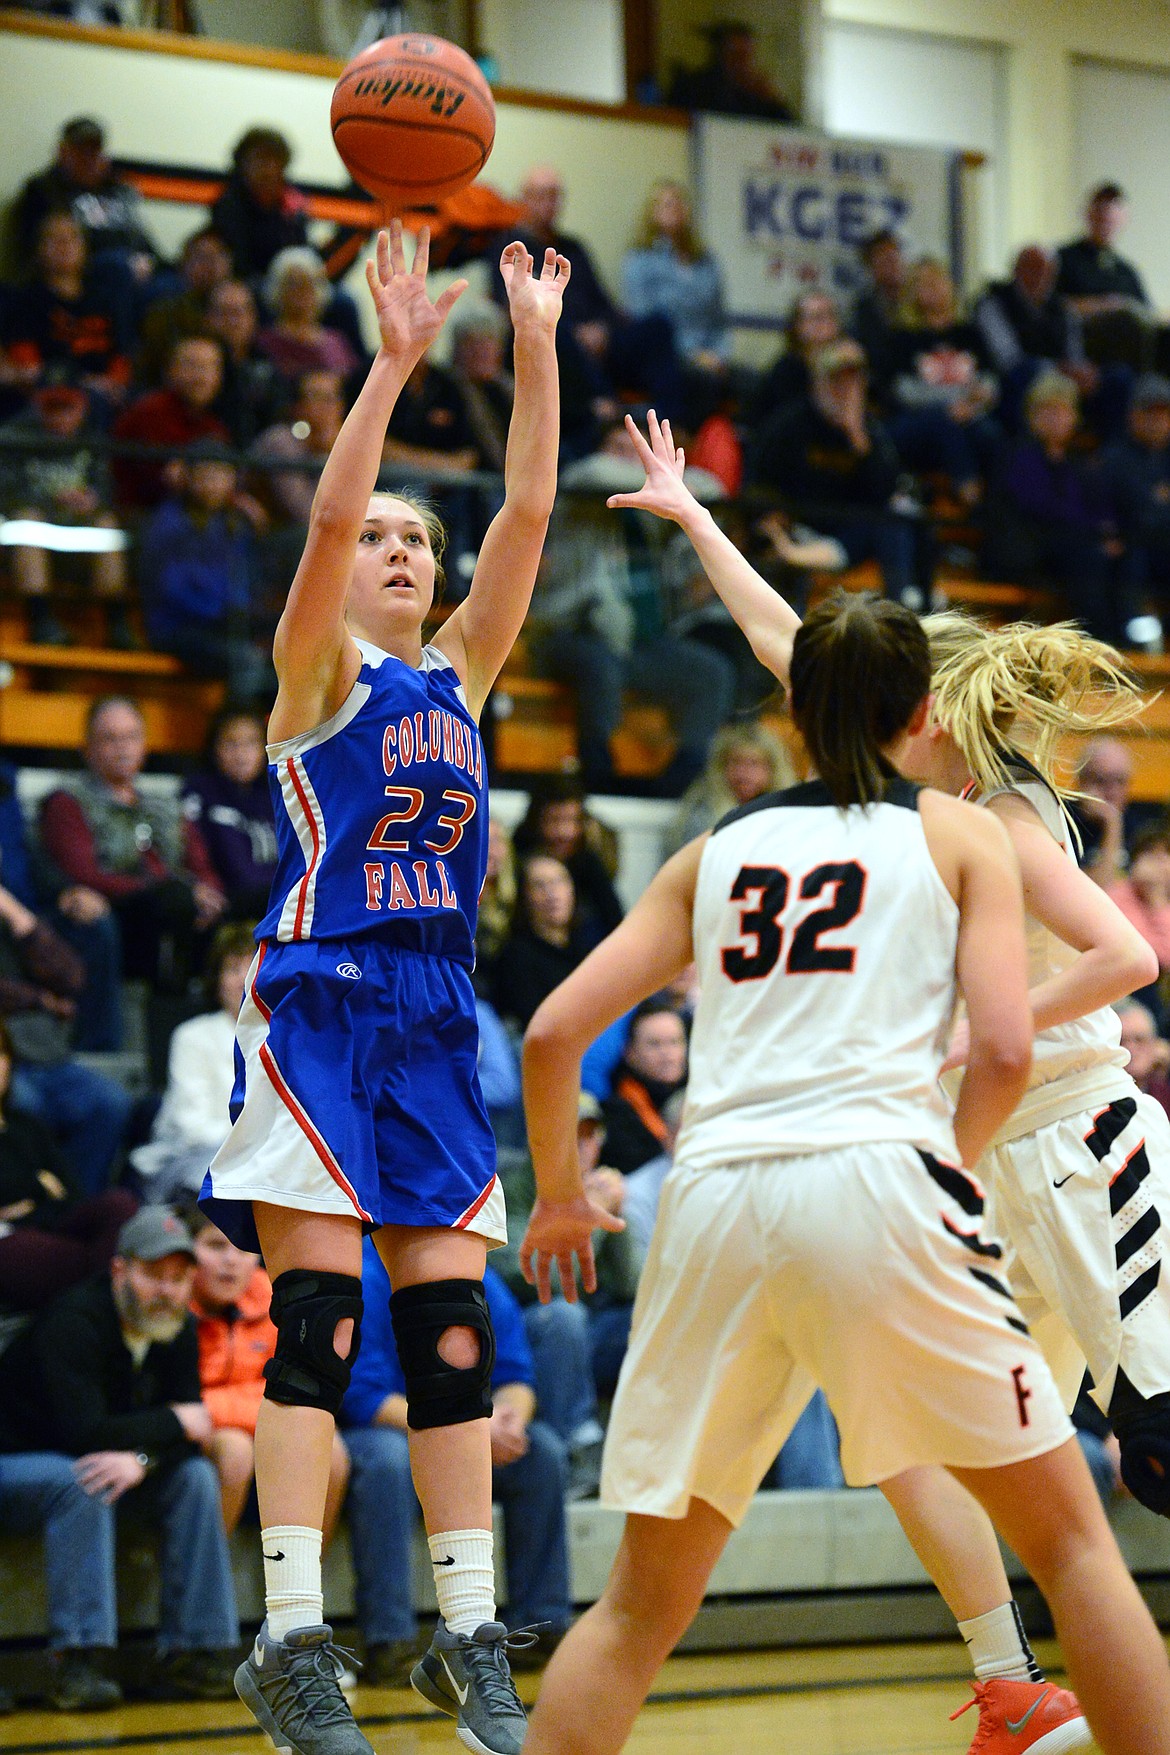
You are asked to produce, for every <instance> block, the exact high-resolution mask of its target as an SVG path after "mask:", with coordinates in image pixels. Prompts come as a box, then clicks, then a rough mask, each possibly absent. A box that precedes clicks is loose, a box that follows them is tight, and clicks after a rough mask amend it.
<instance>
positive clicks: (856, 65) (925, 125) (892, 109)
mask: <svg viewBox="0 0 1170 1755" xmlns="http://www.w3.org/2000/svg"><path fill="white" fill-rule="evenodd" d="M1005 80H1006V66H1005V55H1004V51H1003V50H1002V49H1001V48H1000V47H998V46H997V45H996V44H994V43H982V42H970V41H962V40H960V39H957V38H953V37H952V38H948V37H937V36H929V35H927V34H925V33H924V32H921V31H911V30H892V29H886V28H882V27H874V26H871V25H865V24H857V23H854V22H851V21H848V20H843V19H834V18H830V19H827V20H826V22H825V31H824V48H823V102H824V121H825V126H826V128H828V130H829V131H830V133H833V134H846V135H853V136H856V137H860V138H862V139H873V140H901V141H906V142H909V143H910V144H913V145H916V146H951V147H961V148H963V149H965V150H973V151H976V152H981V153H983V154H984V155H985V156H986V159H987V163H986V165H985V166H984V167H983V169H982V171H981V172H980V173H979V176H978V178H977V179H976V187H977V190H978V212H977V214H976V215H975V216H974V220H975V223H974V229H973V234H972V235H973V240H974V250H973V254H974V256H975V261H974V262H973V263H972V265H971V266H972V267H973V268H974V269H975V270H976V278H979V276H980V273H983V274H986V273H993V272H994V273H999V272H1000V271H1001V268H1002V265H1003V262H1004V258H1005V256H1006V253H1007V184H1006V168H1007V155H1006V150H1005V113H1006V112H1005V101H1004V98H1005ZM911 242H913V240H911Z"/></svg>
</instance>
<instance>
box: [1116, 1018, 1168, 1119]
mask: <svg viewBox="0 0 1170 1755" xmlns="http://www.w3.org/2000/svg"><path fill="white" fill-rule="evenodd" d="M1114 1010H1115V1011H1116V1013H1117V1015H1118V1017H1119V1018H1120V1019H1121V1046H1122V1047H1123V1048H1124V1049H1125V1052H1126V1053H1127V1054H1128V1055H1129V1066H1128V1067H1127V1068H1126V1070H1127V1072H1128V1073H1129V1076H1130V1078H1131V1079H1132V1080H1133V1082H1134V1084H1135V1085H1136V1086H1137V1088H1138V1090H1139V1091H1144V1092H1145V1094H1146V1096H1147V1097H1152V1098H1153V1099H1154V1101H1155V1102H1156V1103H1160V1104H1161V1105H1162V1107H1163V1109H1164V1110H1165V1111H1166V1113H1167V1115H1170V1077H1168V1076H1167V1075H1168V1074H1170V1042H1167V1041H1165V1040H1164V1039H1163V1038H1162V1037H1161V1036H1160V1035H1159V1034H1158V1026H1157V1021H1156V1020H1155V1017H1154V1014H1153V1012H1152V1011H1151V1010H1150V1008H1149V1006H1147V1005H1143V1004H1142V1002H1141V1000H1140V999H1123V1000H1119V1001H1118V1003H1117V1005H1116V1006H1115V1007H1114Z"/></svg>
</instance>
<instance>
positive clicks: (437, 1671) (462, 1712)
mask: <svg viewBox="0 0 1170 1755" xmlns="http://www.w3.org/2000/svg"><path fill="white" fill-rule="evenodd" d="M537 1636H538V1635H537V1629H536V1628H530V1627H525V1628H522V1629H520V1630H519V1631H518V1632H516V1633H509V1632H508V1629H507V1628H506V1627H505V1626H504V1625H503V1624H502V1623H501V1622H499V1621H485V1622H484V1624H483V1626H482V1627H477V1628H476V1630H475V1632H474V1633H452V1632H450V1630H449V1629H448V1627H447V1625H446V1623H445V1622H444V1621H443V1620H442V1618H440V1620H439V1624H438V1626H437V1627H436V1628H435V1637H434V1638H433V1639H432V1640H431V1644H430V1650H429V1651H427V1652H425V1653H424V1654H423V1656H422V1657H421V1658H420V1659H419V1661H418V1663H417V1664H415V1666H414V1669H413V1670H412V1671H411V1673H410V1685H411V1687H412V1688H413V1689H414V1691H415V1693H416V1694H421V1695H422V1697H423V1699H424V1700H429V1701H430V1703H431V1705H432V1706H437V1707H438V1709H439V1711H440V1712H445V1713H447V1715H448V1716H449V1717H450V1718H453V1719H454V1720H455V1735H456V1736H457V1737H458V1738H459V1741H460V1742H461V1743H462V1744H463V1745H464V1747H465V1748H467V1749H473V1750H474V1751H475V1755H520V1750H521V1747H522V1746H523V1743H524V1733H525V1731H526V1730H527V1729H528V1719H527V1717H526V1716H525V1712H524V1708H523V1706H522V1705H521V1702H520V1696H519V1695H518V1694H517V1692H516V1685H515V1683H514V1682H513V1681H512V1674H511V1671H510V1670H509V1669H508V1648H509V1646H513V1647H519V1648H521V1649H522V1648H524V1647H525V1646H529V1645H534V1644H535V1643H536V1639H537Z"/></svg>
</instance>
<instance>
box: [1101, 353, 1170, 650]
mask: <svg viewBox="0 0 1170 1755" xmlns="http://www.w3.org/2000/svg"><path fill="white" fill-rule="evenodd" d="M1100 467H1101V473H1102V476H1103V478H1104V481H1105V484H1106V489H1107V492H1108V495H1109V499H1110V503H1111V506H1112V511H1113V516H1114V518H1115V520H1116V522H1117V528H1118V531H1119V533H1120V536H1121V540H1122V542H1123V543H1124V544H1125V552H1124V554H1123V555H1122V558H1121V569H1120V572H1121V580H1120V582H1121V587H1122V590H1123V591H1124V592H1125V604H1126V612H1127V620H1128V622H1129V624H1130V626H1129V636H1130V639H1131V640H1132V641H1133V643H1134V644H1135V645H1137V644H1140V645H1144V646H1154V645H1156V646H1157V647H1158V649H1159V650H1160V640H1159V629H1158V622H1161V623H1162V624H1163V626H1164V625H1165V622H1166V612H1167V596H1168V594H1170V379H1167V378H1163V377H1159V376H1158V375H1157V374H1156V373H1154V372H1146V373H1143V375H1142V376H1141V377H1140V378H1139V379H1138V381H1137V383H1136V384H1135V385H1134V390H1133V397H1132V400H1131V402H1130V405H1129V420H1128V423H1127V429H1126V433H1125V436H1124V437H1123V438H1120V439H1117V440H1115V441H1114V443H1113V444H1111V445H1108V446H1106V448H1105V450H1104V451H1103V452H1102V453H1101V462H1100ZM1139 617H1144V618H1145V622H1146V626H1145V628H1144V630H1141V631H1139V630H1137V629H1135V628H1134V626H1133V623H1134V621H1135V619H1137V618H1139Z"/></svg>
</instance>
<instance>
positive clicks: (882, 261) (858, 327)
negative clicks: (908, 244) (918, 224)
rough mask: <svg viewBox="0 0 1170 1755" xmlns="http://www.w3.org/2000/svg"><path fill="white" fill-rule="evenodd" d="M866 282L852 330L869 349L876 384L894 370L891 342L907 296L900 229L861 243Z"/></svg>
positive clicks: (880, 384) (855, 308) (856, 305)
mask: <svg viewBox="0 0 1170 1755" xmlns="http://www.w3.org/2000/svg"><path fill="white" fill-rule="evenodd" d="M861 261H862V266H863V267H864V269H865V284H864V285H863V286H862V288H861V291H860V292H859V293H858V295H857V298H856V300H855V301H854V305H853V315H852V319H851V321H850V324H849V329H850V333H851V334H852V335H854V336H856V338H857V340H858V341H859V342H860V343H861V345H862V347H863V348H864V349H865V357H866V359H867V360H868V361H869V367H870V371H871V372H872V374H873V381H874V384H875V386H877V387H878V388H879V389H884V387H885V385H886V384H887V383H888V382H889V378H890V373H891V369H892V368H891V361H890V341H891V337H892V335H893V332H894V327H895V325H896V324H897V322H898V317H899V313H900V312H901V309H902V301H903V299H904V298H905V296H906V256H905V252H904V251H903V249H902V240H901V238H899V236H898V234H897V232H894V231H890V230H889V229H888V228H883V229H882V230H881V231H876V232H873V233H872V234H871V235H870V236H869V237H868V238H867V239H866V240H865V242H864V244H862V246H861Z"/></svg>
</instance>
